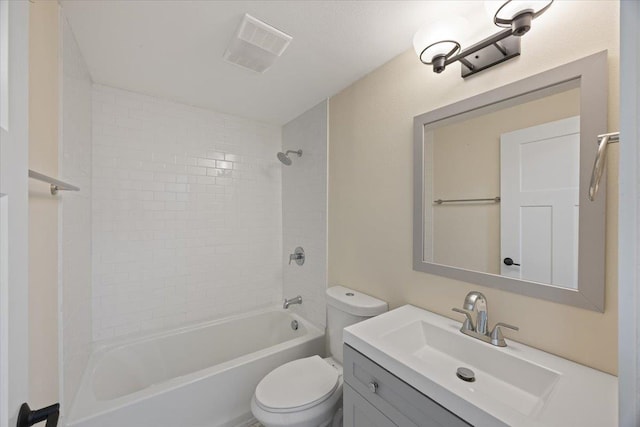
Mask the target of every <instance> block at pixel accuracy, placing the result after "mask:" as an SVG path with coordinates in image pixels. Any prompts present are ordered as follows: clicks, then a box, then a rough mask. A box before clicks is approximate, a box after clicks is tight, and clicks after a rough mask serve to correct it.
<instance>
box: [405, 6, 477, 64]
mask: <svg viewBox="0 0 640 427" xmlns="http://www.w3.org/2000/svg"><path fill="white" fill-rule="evenodd" d="M467 24H468V22H467V20H466V19H464V18H461V17H453V18H450V19H449V20H447V21H446V22H445V21H439V22H435V23H432V24H429V25H425V26H423V27H422V28H420V29H419V30H418V32H416V34H415V35H414V36H413V48H414V49H415V51H416V54H417V55H418V58H420V61H421V62H422V63H423V64H425V65H433V71H435V72H436V73H441V72H442V71H444V67H445V65H444V63H445V61H446V60H447V59H449V58H451V57H452V56H453V55H455V54H457V53H458V52H460V49H461V46H460V43H458V42H457V41H456V40H455V39H457V38H458V36H459V34H457V31H460V29H461V28H466V26H467ZM434 40H435V41H434Z"/></svg>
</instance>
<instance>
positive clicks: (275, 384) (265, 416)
mask: <svg viewBox="0 0 640 427" xmlns="http://www.w3.org/2000/svg"><path fill="white" fill-rule="evenodd" d="M385 311H387V303H386V302H384V301H381V300H379V299H377V298H374V297H372V296H369V295H365V294H363V293H360V292H356V291H353V290H351V289H347V288H345V287H342V286H334V287H332V288H329V289H327V334H328V337H329V351H330V352H331V356H332V357H328V358H326V359H322V358H321V357H320V356H312V357H307V358H304V359H298V360H294V361H293V362H288V363H285V364H284V365H282V366H280V367H278V368H276V369H274V370H273V371H271V372H270V373H269V374H267V376H265V377H264V378H263V379H262V381H260V383H259V384H258V386H257V387H256V391H255V393H254V394H253V398H252V399H251V412H253V415H254V416H255V417H256V419H257V420H258V421H260V422H261V423H262V424H263V425H264V426H265V427H325V426H332V424H333V421H334V418H335V421H336V423H335V424H336V425H342V424H341V423H340V421H341V415H340V414H341V413H339V412H338V410H339V409H341V408H342V344H343V341H342V330H343V329H344V328H346V327H347V326H349V325H353V324H354V323H358V322H361V321H363V320H365V319H368V318H370V317H373V316H377V315H378V314H382V313H384V312H385ZM334 416H335V417H334Z"/></svg>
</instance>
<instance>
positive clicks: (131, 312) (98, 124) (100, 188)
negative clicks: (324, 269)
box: [92, 85, 282, 340]
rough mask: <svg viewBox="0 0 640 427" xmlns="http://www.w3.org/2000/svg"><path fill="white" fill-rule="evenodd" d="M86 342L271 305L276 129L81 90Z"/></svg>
mask: <svg viewBox="0 0 640 427" xmlns="http://www.w3.org/2000/svg"><path fill="white" fill-rule="evenodd" d="M92 115H93V199H92V201H93V296H92V299H93V307H92V308H93V338H94V339H95V340H100V339H105V338H110V337H115V336H120V335H124V334H129V333H132V332H137V331H143V330H149V329H158V328H170V327H175V326H178V325H180V324H183V323H186V322H190V321H196V320H200V319H206V318H215V317H221V316H225V315H230V314H234V313H239V312H243V311H247V310H252V309H256V308H260V307H263V306H268V305H273V304H275V303H278V302H279V301H280V298H281V297H282V259H281V256H282V197H281V192H282V189H281V185H282V182H281V168H282V165H281V164H280V162H278V161H277V159H276V156H275V154H276V153H277V152H278V151H280V149H281V128H280V127H279V126H272V125H267V124H262V123H258V122H255V121H251V120H247V119H242V118H238V117H234V116H230V115H225V114H221V113H216V112H212V111H208V110H203V109H199V108H194V107H190V106H187V105H183V104H180V103H176V102H170V101H165V100H161V99H158V98H153V97H150V96H145V95H141V94H137V93H133V92H128V91H125V90H120V89H114V88H110V87H106V86H102V85H94V86H93V113H92Z"/></svg>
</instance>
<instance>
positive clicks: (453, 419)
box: [344, 345, 470, 427]
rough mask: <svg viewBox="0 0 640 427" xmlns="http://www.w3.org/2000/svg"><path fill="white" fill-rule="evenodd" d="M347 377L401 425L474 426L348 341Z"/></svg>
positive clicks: (360, 391) (359, 391)
mask: <svg viewBox="0 0 640 427" xmlns="http://www.w3.org/2000/svg"><path fill="white" fill-rule="evenodd" d="M344 380H345V382H346V383H347V384H348V385H349V386H350V387H351V388H352V389H353V390H355V391H356V392H358V393H359V394H360V395H362V397H364V398H365V399H366V400H367V401H369V402H370V403H371V404H372V405H373V406H374V407H376V408H377V409H378V410H379V411H380V412H382V413H383V414H384V415H385V416H386V417H387V418H389V419H390V420H391V421H392V422H393V423H394V424H396V425H398V426H408V427H414V426H415V427H468V426H470V424H468V423H466V422H465V421H464V420H462V419H461V418H458V417H457V416H456V415H454V414H453V413H451V412H449V411H448V410H447V409H445V408H443V407H442V406H440V405H438V404H437V403H436V402H434V401H433V400H431V399H429V398H428V397H427V396H425V395H423V394H422V393H420V392H419V391H418V390H416V389H414V388H413V387H411V386H410V385H408V384H406V383H405V382H404V381H402V380H400V379H399V378H397V377H396V376H394V375H393V374H391V373H390V372H388V371H387V370H385V369H384V368H382V367H381V366H379V365H377V364H376V363H374V362H373V361H371V360H370V359H368V358H366V357H365V356H363V355H362V354H360V353H359V352H357V351H356V350H354V349H353V348H351V347H349V346H348V345H345V346H344Z"/></svg>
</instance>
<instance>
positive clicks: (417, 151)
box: [413, 50, 608, 312]
mask: <svg viewBox="0 0 640 427" xmlns="http://www.w3.org/2000/svg"><path fill="white" fill-rule="evenodd" d="M576 79H579V82H580V117H581V119H580V213H579V219H578V224H579V237H578V239H579V241H578V289H569V288H562V287H558V286H554V285H549V284H543V283H538V282H530V281H526V280H520V279H513V278H508V277H503V276H500V275H496V274H489V273H482V272H477V271H471V270H466V269H462V268H457V267H452V266H448V265H442V264H435V263H430V262H425V261H424V254H423V250H424V249H423V248H424V241H423V239H424V235H425V233H424V232H425V230H424V224H425V222H424V221H425V218H424V209H423V206H424V161H423V159H424V157H423V156H424V127H425V125H428V124H430V123H434V122H437V121H440V120H443V119H446V118H449V117H452V116H455V115H458V114H462V113H465V112H469V111H472V110H476V109H479V108H483V107H486V106H489V105H492V104H495V103H497V102H501V101H505V100H508V99H512V98H515V97H518V96H521V95H526V94H529V93H531V92H534V91H538V90H541V89H544V88H548V87H551V86H555V85H558V84H560V83H564V82H569V81H571V80H576ZM607 101H608V70H607V51H606V50H605V51H602V52H598V53H596V54H593V55H590V56H587V57H585V58H582V59H579V60H577V61H573V62H570V63H568V64H565V65H562V66H559V67H557V68H553V69H551V70H548V71H544V72H542V73H540V74H536V75H534V76H531V77H527V78H525V79H522V80H520V81H517V82H515V83H510V84H507V85H505V86H502V87H499V88H497V89H494V90H491V91H489V92H485V93H482V94H480V95H476V96H473V97H471V98H468V99H465V100H463V101H459V102H456V103H453V104H450V105H447V106H445V107H442V108H438V109H436V110H433V111H430V112H428V113H424V114H421V115H419V116H416V117H414V119H413V134H414V153H413V156H414V166H413V168H414V169H413V171H414V173H413V176H414V182H413V191H414V197H413V269H414V270H416V271H422V272H425V273H430V274H435V275H438V276H443V277H448V278H451V279H455V280H460V281H464V282H469V283H474V284H477V285H481V286H488V287H491V288H496V289H501V290H504V291H509V292H514V293H517V294H521V295H526V296H529V297H534V298H540V299H543V300H548V301H553V302H556V303H560V304H567V305H572V306H576V307H581V308H585V309H588V310H593V311H599V312H604V298H605V207H606V194H605V192H604V191H603V193H602V194H600V195H599V196H598V198H597V199H596V200H595V201H594V202H591V201H589V198H588V190H589V181H590V178H591V170H592V168H593V164H594V161H595V157H596V148H597V143H598V138H597V136H598V135H599V134H602V133H605V132H607V105H608V104H607ZM601 188H602V190H604V189H605V188H606V183H604V182H603V183H602V184H601ZM532 284H535V286H532Z"/></svg>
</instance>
